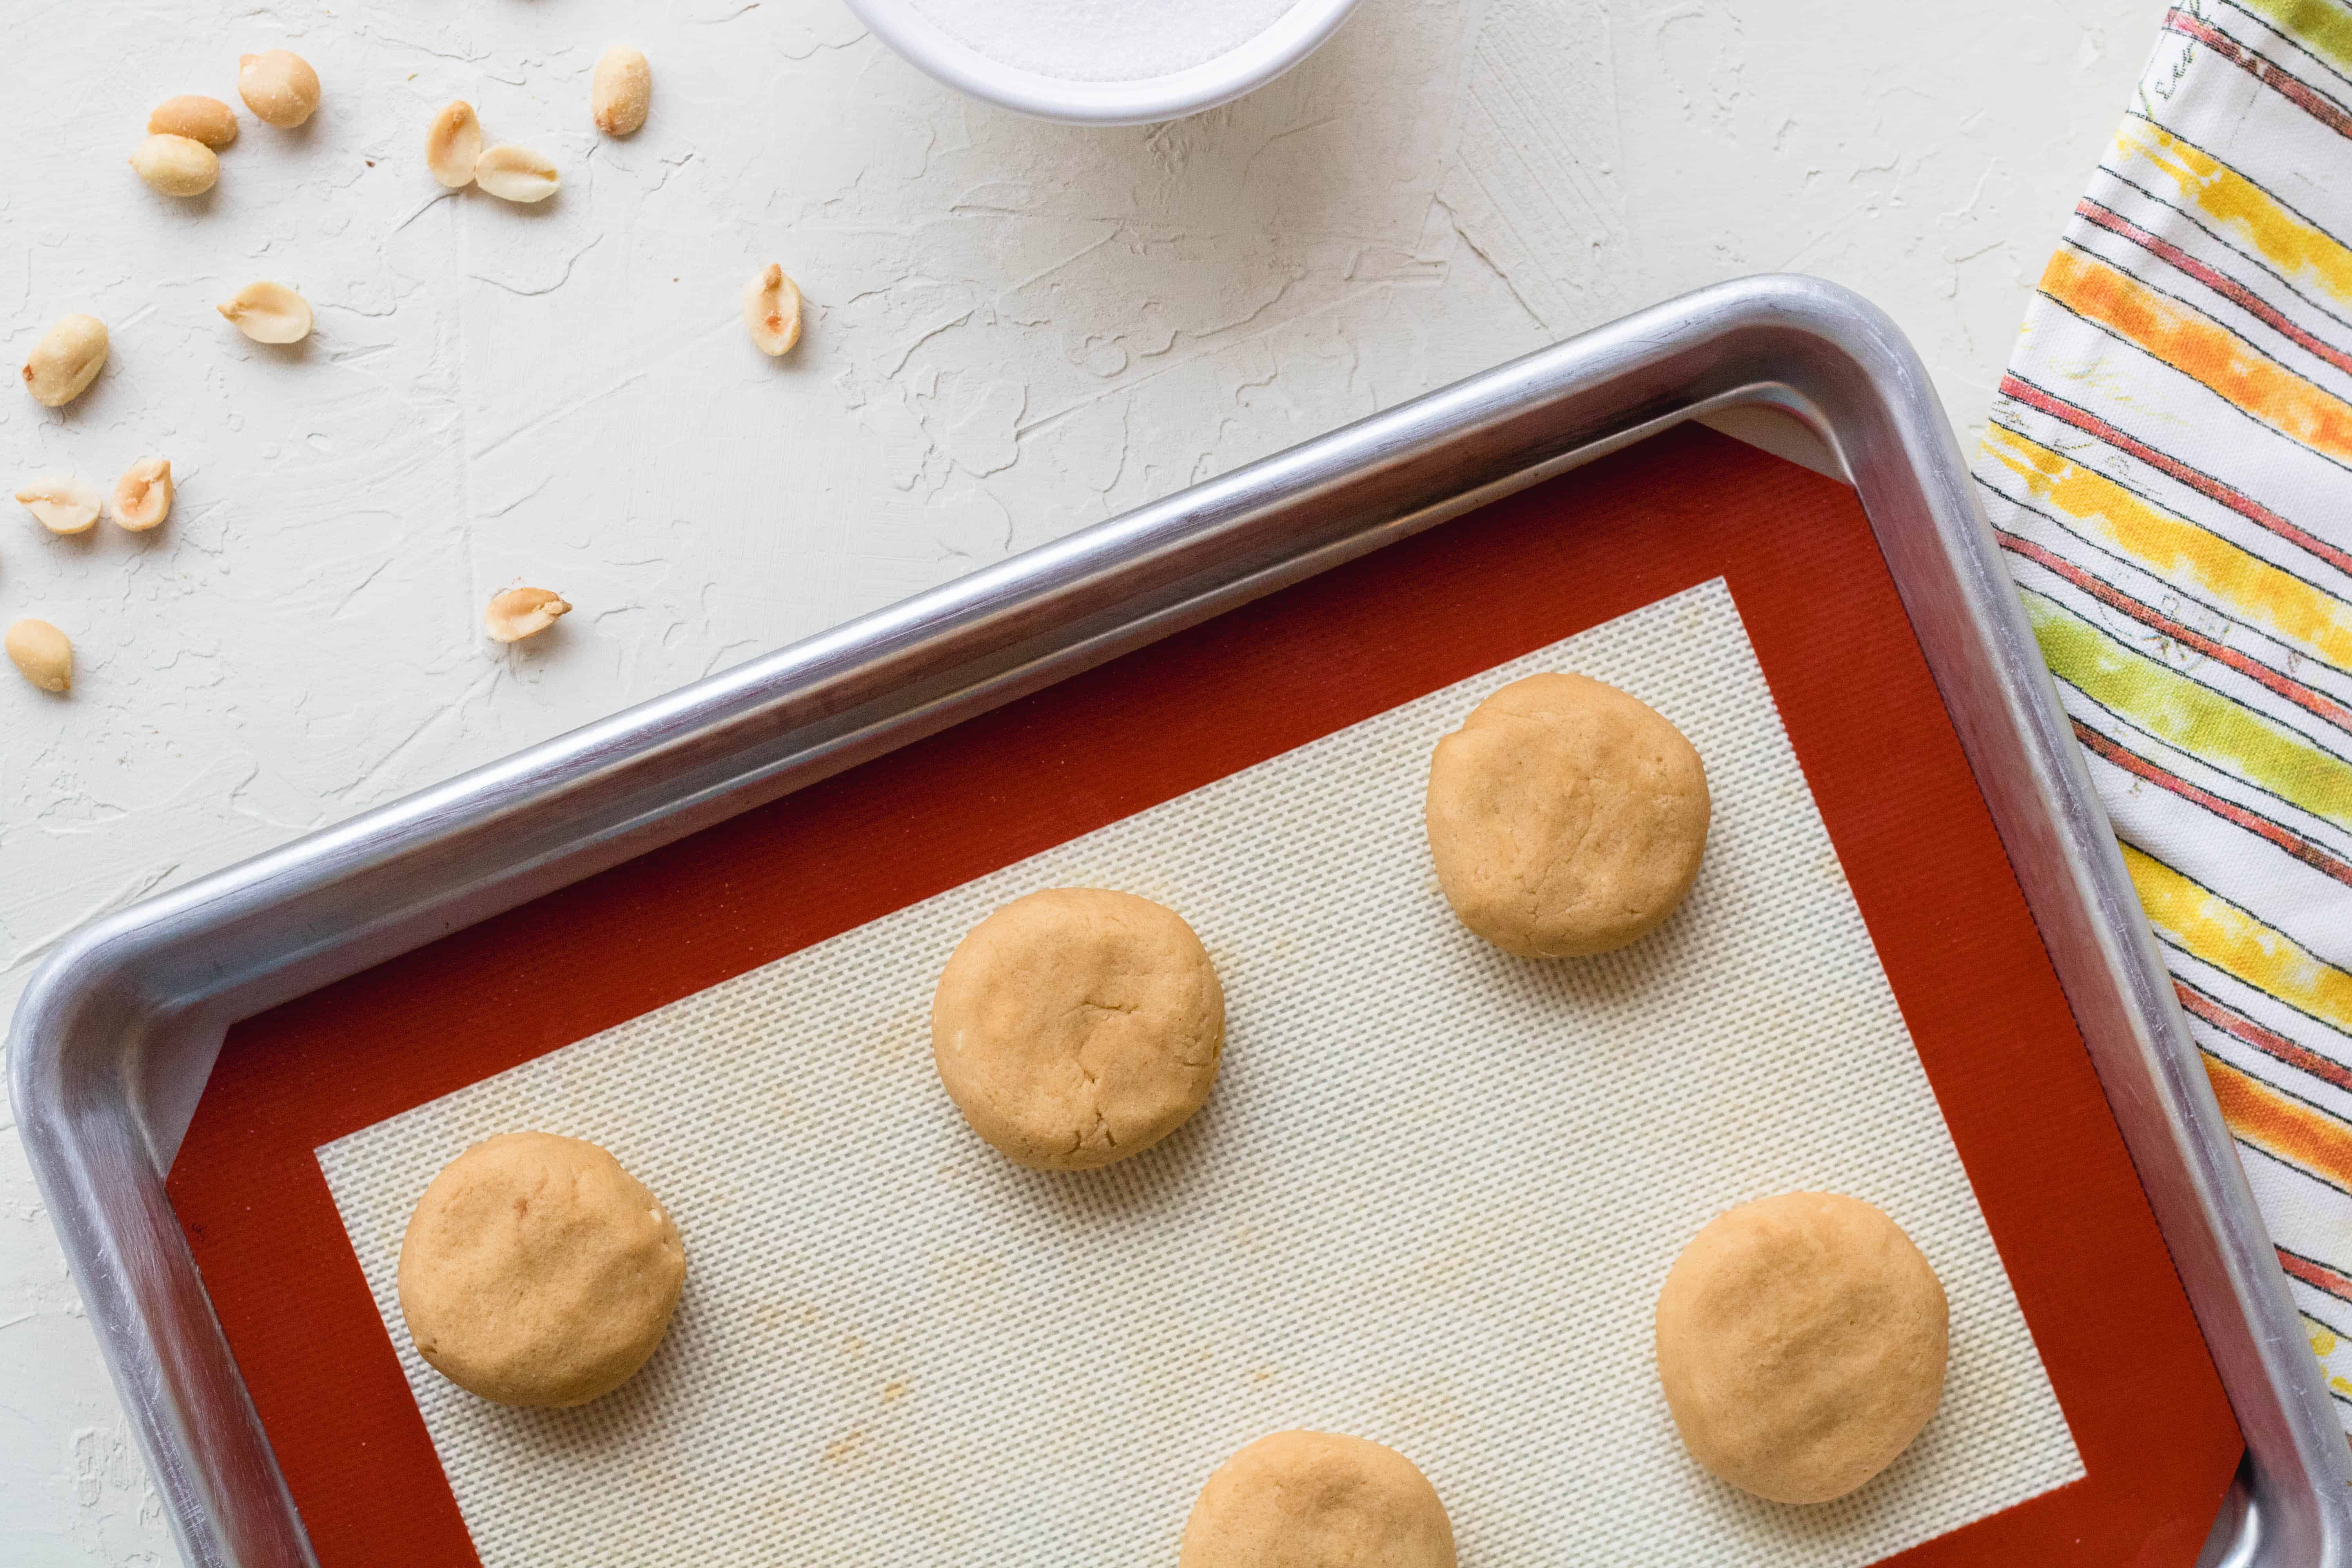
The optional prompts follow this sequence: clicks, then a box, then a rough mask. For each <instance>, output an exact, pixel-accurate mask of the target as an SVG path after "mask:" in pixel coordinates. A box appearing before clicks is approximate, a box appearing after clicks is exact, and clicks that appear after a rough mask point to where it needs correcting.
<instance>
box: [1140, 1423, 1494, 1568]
mask: <svg viewBox="0 0 2352 1568" xmlns="http://www.w3.org/2000/svg"><path fill="white" fill-rule="evenodd" d="M1176 1561H1177V1568H1454V1526H1453V1524H1452V1522H1451V1521H1448V1520H1447V1519H1446V1517H1445V1505H1444V1503H1442V1502H1440V1501H1438V1500H1437V1489H1436V1488H1435V1487H1433V1486H1431V1485H1430V1484H1429V1478H1428V1477H1426V1476H1424V1475H1423V1474H1422V1473H1421V1471H1420V1470H1418V1469H1417V1468H1414V1466H1413V1462H1412V1460H1411V1459H1408V1458H1405V1457H1404V1456H1403V1455H1402V1454H1400V1453H1398V1452H1397V1451H1396V1450H1395V1449H1394V1448H1383V1447H1381V1446H1380V1445H1379V1444H1378V1443H1368V1442H1366V1441H1364V1439H1362V1438H1361V1437H1342V1436H1337V1435H1335V1434H1333V1433H1329V1432H1276V1434H1275V1435H1274V1436H1271V1437H1260V1438H1259V1439H1258V1440H1257V1441H1256V1442H1255V1443H1252V1444H1251V1445H1250V1446H1249V1447H1246V1448H1244V1449H1243V1450H1242V1451H1241V1452H1240V1453H1238V1454H1235V1455H1234V1457H1233V1458H1230V1459H1227V1460H1226V1461H1225V1462H1224V1463H1223V1465H1220V1466H1219V1467H1218V1468H1217V1471H1216V1473H1215V1474H1214V1475H1213V1476H1211V1477H1210V1478H1209V1484H1208V1485H1206V1486H1204V1487H1202V1489H1201V1496H1200V1499H1199V1500H1198V1501H1196V1502H1194V1503H1193V1504H1192V1518H1190V1519H1188V1520H1186V1521H1184V1544H1183V1547H1182V1549H1181V1552H1179V1553H1178V1556H1177V1560H1176Z"/></svg>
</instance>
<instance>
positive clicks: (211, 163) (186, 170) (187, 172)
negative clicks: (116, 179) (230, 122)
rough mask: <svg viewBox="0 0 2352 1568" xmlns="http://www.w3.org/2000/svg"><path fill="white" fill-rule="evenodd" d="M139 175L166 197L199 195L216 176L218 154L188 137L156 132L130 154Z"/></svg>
mask: <svg viewBox="0 0 2352 1568" xmlns="http://www.w3.org/2000/svg"><path fill="white" fill-rule="evenodd" d="M131 168H133V169H135V170H137V171H138V174H139V177H140V178H141V179H142V180H144V181H146V182H147V184H149V185H151V186H152V187H153V188H154V189H156V190H158V191H161V192H163V195H167V196H200V195H204V194H205V192H206V191H209V190H211V189H212V188H213V183H214V182H215V181H216V180H218V179H219V178H220V157H219V155H218V154H217V153H215V152H214V151H213V150H212V149H211V148H209V147H207V146H205V144H204V143H203V142H199V141H196V140H195V139H194V137H189V136H173V135H172V134H170V133H169V132H158V133H157V134H155V135H153V136H150V137H149V138H147V140H146V141H144V142H141V143H139V147H138V150H137V151H136V152H134V153H131Z"/></svg>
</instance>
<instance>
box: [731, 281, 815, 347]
mask: <svg viewBox="0 0 2352 1568" xmlns="http://www.w3.org/2000/svg"><path fill="white" fill-rule="evenodd" d="M743 324H744V325H745V326H746V327H749V328H750V329H751V341H752V342H755V343H757V344H759V345H760V352H761V353H766V354H782V353H790V352H792V346H793V344H794V343H796V342H800V341H801V290H800V285H799V284H797V283H794V282H793V280H792V279H790V278H787V277H786V276H784V269H783V268H781V267H779V266H777V265H776V264H775V263H774V262H770V263H769V264H768V265H767V266H765V267H763V268H760V270H759V271H758V272H756V273H754V274H752V277H751V282H749V283H747V284H745V285H744V286H743Z"/></svg>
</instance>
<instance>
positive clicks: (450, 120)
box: [425, 98, 482, 191]
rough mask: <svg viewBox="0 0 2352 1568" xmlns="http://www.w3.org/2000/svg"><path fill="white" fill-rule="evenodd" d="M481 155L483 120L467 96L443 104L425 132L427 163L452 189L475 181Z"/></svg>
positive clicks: (426, 165)
mask: <svg viewBox="0 0 2352 1568" xmlns="http://www.w3.org/2000/svg"><path fill="white" fill-rule="evenodd" d="M481 156H482V122H481V121H479V120H477V119H476V118H475V117H474V106H473V105H472V104H470V103H467V101H466V100H464V99H462V98H461V99H459V100H457V102H455V103H448V104H444V105H443V106H442V108H441V112H440V113H438V114H436V115H435V116H434V117H433V127H432V129H431V130H429V131H427V132H425V167H426V168H428V169H430V170H432V171H433V177H434V178H435V179H436V180H438V181H440V182H441V183H442V184H445V185H446V186H448V187H449V189H451V190H453V191H455V190H460V189H462V188H464V187H465V186H467V185H470V184H473V183H474V165H475V163H478V161H479V160H480V158H481Z"/></svg>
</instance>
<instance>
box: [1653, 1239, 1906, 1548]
mask: <svg viewBox="0 0 2352 1568" xmlns="http://www.w3.org/2000/svg"><path fill="white" fill-rule="evenodd" d="M1948 1331H1949V1327H1948V1314H1947V1311H1946V1309H1945V1304H1944V1287H1943V1286H1942V1285H1941V1284H1940V1283H1938V1282H1937V1279H1936V1271H1935V1270H1934V1269H1932V1268H1928V1267H1927V1259H1926V1258H1923V1257H1921V1256H1920V1255H1919V1249H1918V1248H1917V1247H1914V1246H1913V1245H1911V1238H1910V1237H1907V1236H1906V1235H1904V1234H1903V1228H1902V1226H1898V1225H1896V1224H1895V1222H1894V1221H1893V1220H1891V1219H1889V1218H1887V1217H1886V1215H1884V1214H1881V1213H1880V1212H1879V1211H1878V1210H1877V1209H1875V1208H1873V1207H1872V1206H1871V1205H1868V1204H1866V1203H1864V1202H1863V1201H1862V1200H1860V1199H1859V1198H1848V1197H1841V1196H1839V1195H1838V1194H1834V1193H1784V1194H1781V1195H1780V1196H1779V1197H1775V1198H1765V1199H1762V1200H1761V1201H1759V1202H1757V1203H1752V1204H1742V1205H1740V1206H1739V1207H1738V1208H1736V1209H1733V1210H1731V1211H1729V1212H1728V1213H1727V1214H1722V1215H1717V1216H1716V1218H1715V1219H1713V1220H1712V1221H1710V1222H1708V1224H1707V1226H1706V1228H1705V1229H1703V1230H1701V1231H1700V1232H1699V1233H1698V1235H1697V1236H1696V1237H1693V1238H1692V1239H1691V1244H1690V1246H1689V1247H1685V1248H1684V1250H1683V1255H1682V1257H1681V1258H1677V1259H1675V1266H1674V1268H1673V1270H1672V1271H1671V1272H1670V1273H1668V1274H1667V1276H1666V1285H1665V1289H1663V1290H1661V1291H1660V1292H1659V1293H1658V1381H1659V1382H1661V1383H1663V1384H1664V1385H1665V1390H1666V1405H1667V1408H1669V1409H1670V1410H1672V1411H1673V1412H1674V1416H1675V1426H1677V1427H1678V1428H1680V1429H1681V1431H1682V1435H1683V1443H1684V1445H1685V1447H1688V1448H1689V1449H1690V1451H1691V1457H1692V1458H1695V1459H1696V1460H1697V1461H1698V1462H1699V1463H1700V1464H1702V1465H1704V1466H1706V1468H1708V1469H1710V1470H1712V1471H1714V1472H1715V1474H1716V1475H1717V1476H1719V1477H1721V1478H1722V1479H1725V1480H1727V1481H1729V1482H1730V1483H1731V1484H1732V1485H1733V1486H1736V1487H1738V1488H1740V1489H1742V1490H1745V1491H1751V1492H1754V1493H1755V1494H1756V1495H1757V1496H1758V1497H1763V1498H1770V1499H1771V1500H1773V1501H1775V1502H1827V1501H1829V1500H1831V1499H1832V1498H1839V1497H1843V1496H1844V1495H1845V1494H1846V1493H1848V1492H1850V1491H1852V1490H1853V1489H1855V1488H1856V1487H1858V1486H1860V1485H1862V1484H1863V1483H1864V1481H1866V1480H1868V1479H1870V1478H1871V1477H1873V1476H1874V1475H1876V1474H1877V1473H1878V1472H1879V1471H1881V1470H1883V1469H1885V1468H1886V1467H1887V1465H1888V1464H1890V1463H1891V1462H1893V1460H1894V1458H1895V1455H1897V1454H1899V1453H1901V1452H1902V1451H1903V1450H1904V1449H1905V1448H1906V1447H1908V1446H1909V1445H1910V1442H1911V1439H1912V1438H1914V1437H1916V1436H1918V1435H1919V1428H1921V1427H1922V1426H1926V1425H1927V1417H1928V1416H1930V1415H1934V1414H1935V1413H1936V1404H1937V1401H1938V1400H1939V1399H1941V1398H1942V1397H1943V1394H1944V1357H1945V1352H1946V1350H1947V1348H1948Z"/></svg>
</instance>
